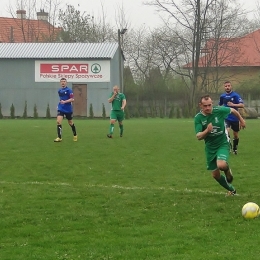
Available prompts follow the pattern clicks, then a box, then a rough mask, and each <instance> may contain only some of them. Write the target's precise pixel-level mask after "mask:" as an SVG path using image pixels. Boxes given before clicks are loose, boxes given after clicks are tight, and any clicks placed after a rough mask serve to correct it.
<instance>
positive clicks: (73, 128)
mask: <svg viewBox="0 0 260 260" xmlns="http://www.w3.org/2000/svg"><path fill="white" fill-rule="evenodd" d="M70 127H71V129H72V132H73V135H74V136H76V135H77V132H76V127H75V125H74V124H73V125H71V126H70Z"/></svg>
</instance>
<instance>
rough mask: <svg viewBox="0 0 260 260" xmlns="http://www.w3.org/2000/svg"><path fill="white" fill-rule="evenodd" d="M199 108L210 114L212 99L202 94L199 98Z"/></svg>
mask: <svg viewBox="0 0 260 260" xmlns="http://www.w3.org/2000/svg"><path fill="white" fill-rule="evenodd" d="M199 105H200V109H201V111H202V112H203V113H204V114H207V115H208V114H211V112H212V107H213V101H212V99H211V97H210V96H209V95H208V94H207V95H204V96H202V97H201V98H200V102H199Z"/></svg>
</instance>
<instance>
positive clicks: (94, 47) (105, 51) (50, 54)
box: [0, 42, 118, 59]
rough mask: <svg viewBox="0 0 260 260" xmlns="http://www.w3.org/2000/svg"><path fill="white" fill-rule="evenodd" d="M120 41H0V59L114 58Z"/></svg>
mask: <svg viewBox="0 0 260 260" xmlns="http://www.w3.org/2000/svg"><path fill="white" fill-rule="evenodd" d="M117 49H118V43H117V42H113V43H0V59H68V58H69V59H77V58H88V59H96V58H99V59H112V58H113V57H114V55H115V52H116V50H117Z"/></svg>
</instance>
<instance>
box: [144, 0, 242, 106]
mask: <svg viewBox="0 0 260 260" xmlns="http://www.w3.org/2000/svg"><path fill="white" fill-rule="evenodd" d="M146 4H147V5H152V6H155V7H156V8H157V9H158V10H159V12H161V13H164V14H165V15H164V16H165V19H164V21H165V28H167V30H165V32H164V34H163V35H162V38H161V39H159V42H161V43H163V42H164V40H165V39H166V38H167V37H165V35H171V37H172V41H171V42H172V46H174V48H172V50H170V49H169V51H170V53H171V59H169V57H168V61H171V62H168V65H167V66H166V67H165V70H166V71H167V68H168V70H169V69H171V70H172V71H174V72H175V73H178V74H179V75H181V76H182V77H183V79H184V80H185V82H186V83H187V89H188V93H189V104H188V105H189V108H190V111H193V110H194V109H195V105H196V96H197V93H198V92H200V91H205V90H209V86H212V85H211V83H212V82H214V84H215V85H214V87H213V89H214V88H215V89H216V88H217V86H218V81H219V76H217V78H216V75H218V73H216V72H215V74H214V75H215V78H213V79H212V78H210V77H209V74H210V68H211V67H212V65H213V64H214V68H215V69H216V68H219V67H221V62H222V63H223V59H224V58H226V57H221V58H222V61H221V59H220V57H218V50H219V49H220V48H225V46H224V43H226V46H229V47H230V45H227V42H228V41H230V40H232V37H233V36H235V35H236V36H237V35H238V32H240V33H242V31H241V27H242V23H241V21H242V19H239V18H241V14H243V12H241V7H240V6H239V5H238V4H237V2H236V1H235V0H234V1H229V0H182V1H181V0H180V1H173V0H164V1H161V0H153V1H151V2H149V3H146ZM243 22H244V20H243ZM235 32H236V34H235ZM168 38H169V36H168ZM223 38H225V40H224V41H223ZM176 39H177V40H176ZM212 39H213V40H212ZM209 41H211V45H209V44H208V42H209ZM176 43H177V44H178V45H179V46H177V45H176ZM204 45H206V48H205V46H204ZM209 46H210V48H209ZM158 50H159V53H160V56H161V57H162V54H163V56H164V65H165V60H166V59H165V58H166V57H167V55H169V53H166V52H167V51H166V52H165V46H164V45H163V44H159V45H158V46H157V52H158ZM231 53H232V51H231ZM157 54H158V53H157ZM229 54H230V53H229ZM203 57H205V58H204V64H202V60H203ZM161 64H163V63H161ZM185 64H186V66H184V65H185ZM184 68H185V70H184ZM201 68H203V69H201ZM209 79H210V80H211V82H209ZM209 83H210V84H209Z"/></svg>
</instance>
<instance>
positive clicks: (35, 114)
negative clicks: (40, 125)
mask: <svg viewBox="0 0 260 260" xmlns="http://www.w3.org/2000/svg"><path fill="white" fill-rule="evenodd" d="M33 117H34V118H38V111H37V106H36V104H34V107H33Z"/></svg>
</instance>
